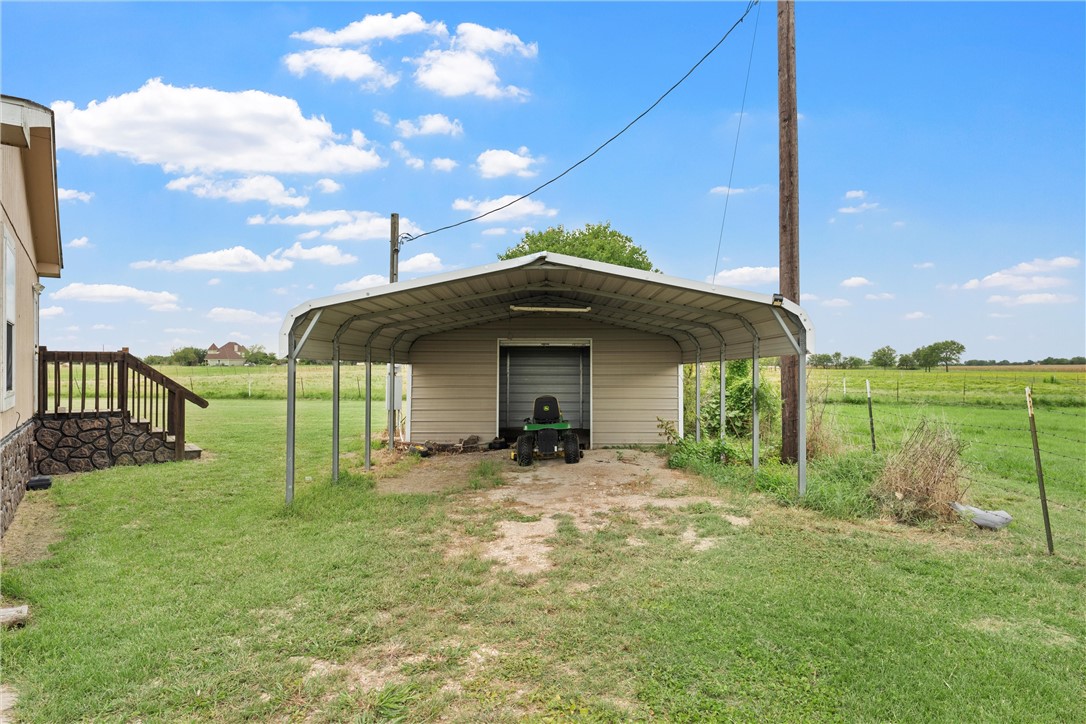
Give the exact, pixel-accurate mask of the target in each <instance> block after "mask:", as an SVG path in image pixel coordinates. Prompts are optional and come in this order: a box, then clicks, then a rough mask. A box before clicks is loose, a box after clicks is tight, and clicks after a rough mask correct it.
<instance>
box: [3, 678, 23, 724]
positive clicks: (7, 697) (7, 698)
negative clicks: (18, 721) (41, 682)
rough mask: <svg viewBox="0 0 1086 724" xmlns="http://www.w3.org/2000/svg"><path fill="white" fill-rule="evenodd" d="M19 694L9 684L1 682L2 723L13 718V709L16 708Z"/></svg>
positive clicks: (6, 722)
mask: <svg viewBox="0 0 1086 724" xmlns="http://www.w3.org/2000/svg"><path fill="white" fill-rule="evenodd" d="M18 698H19V695H18V694H16V693H15V689H12V688H11V687H10V686H8V685H7V684H0V724H8V722H10V721H11V720H12V719H11V710H12V709H14V708H15V701H16V700H17V699H18Z"/></svg>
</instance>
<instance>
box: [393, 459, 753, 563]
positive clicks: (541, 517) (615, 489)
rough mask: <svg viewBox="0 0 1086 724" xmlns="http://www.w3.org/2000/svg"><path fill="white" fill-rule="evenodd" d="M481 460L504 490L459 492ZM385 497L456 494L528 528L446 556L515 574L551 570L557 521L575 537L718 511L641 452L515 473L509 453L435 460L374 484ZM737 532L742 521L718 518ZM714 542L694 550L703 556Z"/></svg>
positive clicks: (691, 482)
mask: <svg viewBox="0 0 1086 724" xmlns="http://www.w3.org/2000/svg"><path fill="white" fill-rule="evenodd" d="M483 461H491V462H492V463H493V464H495V465H497V466H498V467H499V468H500V470H501V474H502V477H503V479H504V480H505V484H504V485H502V486H499V487H496V488H490V489H486V490H464V486H465V484H466V482H467V480H468V478H469V477H470V474H471V471H472V470H473V469H474V468H475V467H476V466H478V465H479V464H480V463H481V462H483ZM377 488H378V490H379V491H381V492H386V493H436V492H450V491H462V492H460V493H459V495H460V496H462V499H463V500H464V502H465V503H469V504H472V505H473V506H478V507H484V508H485V507H493V506H503V507H506V508H509V509H511V510H514V511H515V512H516V513H518V514H519V516H521V517H524V518H531V519H533V520H531V521H529V522H523V521H501V522H499V523H498V527H497V535H496V536H495V538H494V539H493V540H489V541H476V540H473V539H467V538H463V537H458V538H455V539H454V540H453V541H452V544H451V546H450V548H449V550H448V551H447V555H449V556H450V557H453V556H460V555H468V554H472V553H475V554H478V555H480V556H481V557H482V558H484V559H489V560H494V561H497V562H498V563H500V564H501V565H502V566H503V567H505V568H507V569H509V570H512V571H514V572H516V573H523V574H535V573H542V572H545V571H546V570H548V569H549V568H550V567H551V562H550V559H549V557H548V554H549V552H550V550H551V545H550V543H549V542H548V541H549V539H550V538H552V537H553V536H554V534H555V532H556V531H557V527H558V520H559V519H560V518H561V517H568V518H569V519H570V520H571V522H572V523H573V524H574V525H575V526H576V527H577V528H578V529H580V530H582V531H592V530H598V529H600V528H602V527H603V526H605V525H607V523H608V522H609V521H610V520H611V519H612V517H613V516H616V515H622V516H625V517H626V518H628V519H632V520H635V521H637V522H639V523H641V524H642V525H654V524H655V519H654V517H653V515H652V510H653V509H660V508H663V509H675V508H681V507H685V506H688V505H692V504H695V503H709V504H711V505H713V506H715V507H720V506H722V505H723V501H722V500H721V499H720V497H719V496H718V495H714V496H708V495H706V494H705V493H706V492H708V491H707V490H706V489H705V487H704V484H703V483H702V482H701V481H700V480H699V479H697V478H695V477H693V476H690V475H687V474H686V473H684V472H682V471H680V470H672V469H670V468H668V467H667V463H666V461H665V459H664V458H663V457H661V456H659V455H657V454H655V453H652V452H646V451H641V450H587V451H585V454H584V458H583V459H582V460H581V461H580V462H579V463H577V464H575V465H567V464H566V463H565V461H564V460H562V459H560V458H558V459H554V460H543V461H536V462H534V463H533V464H532V465H531V466H528V467H520V466H518V465H517V463H516V462H515V461H513V460H512V459H511V458H510V456H509V451H508V450H494V451H487V452H482V453H470V454H463V455H437V456H434V457H431V458H426V459H424V460H422V461H421V462H420V463H419V464H418V465H416V466H414V467H413V468H411V469H410V470H407V471H405V472H404V473H403V474H400V475H397V476H395V477H385V478H382V479H380V480H379V481H378V483H377ZM725 519H726V520H728V521H729V522H731V523H732V524H733V525H736V526H746V525H749V524H750V519H749V518H743V517H739V516H734V515H728V514H725ZM714 543H715V541H711V542H709V543H706V542H705V541H701V542H698V543H696V544H695V549H696V550H705V549H706V547H708V546H711V545H712V544H714ZM631 545H637V543H631Z"/></svg>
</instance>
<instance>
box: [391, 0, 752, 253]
mask: <svg viewBox="0 0 1086 724" xmlns="http://www.w3.org/2000/svg"><path fill="white" fill-rule="evenodd" d="M759 2H760V0H750V2H749V3H748V4H747V7H746V9H745V10H744V11H743V14H742V15H741V16H739V19H738V20H736V21H735V22H734V23H732V26H731V27H730V28H728V32H726V33H724V35H723V37H721V38H720V40H718V41H717V42H716V44H715V45H714V46H713V47H712V48H710V49H709V51H708V52H706V53H705V55H703V56H701V59H700V60H698V62H697V63H694V65H693V66H692V67H691V68H690V70H688V71H686V73H685V74H684V75H683V77H682V78H679V80H677V81H676V82H675V83H674V84H673V85H672V86H671V87H670V88H668V89H667V90H666V91H664V94H663V95H661V96H660V97H659V98H657V99H656V101H655V102H654V103H653V104H652V105H650V106H649V107H648V108H646V109H645V110H643V111H642V112H641V113H639V114H638V115H637V117H636V118H634V119H633V120H632V121H630V122H629V123H627V124H626V125H625V126H624V127H623V128H622V130H621V131H619V132H618V133H616V134H615V135H613V136H611V137H610V138H608V139H607V140H606V141H604V142H603V143H601V144H600V145H599V146H597V147H596V149H595V150H594V151H592V152H591V153H589V154H588V155H587V156H585V157H584V158H582V159H581V160H580V161H577V163H575V164H573V165H572V166H570V167H569V168H567V169H566V170H565V171H563V172H562V173H560V174H558V175H557V176H555V177H554V178H552V179H550V180H549V181H546V182H545V183H542V184H540V185H539V186H536V187H535V188H534V189H532V190H531V191H529V192H528V193H526V194H523V195H521V196H518V197H517V198H515V199H513V200H512V201H509V202H507V203H505V204H502V205H501V206H498V207H497V208H494V209H491V210H490V211H487V212H485V213H482V214H479V215H477V216H473V217H471V218H470V219H464V220H463V221H458V222H456V223H454V224H448V225H446V226H442V227H440V228H437V229H433V230H431V231H424V232H423V233H421V234H400V238H399V242H400V244H404V243H406V242H408V241H415V240H416V239H421V238H422V237H424V236H431V235H433V234H437V233H439V232H442V231H448V230H449V229H455V228H457V227H458V226H463V225H464V224H470V223H472V222H473V221H479V220H480V219H485V218H486V217H487V216H490V215H491V214H496V213H498V212H499V211H502V210H504V209H507V208H509V207H510V206H512V205H513V204H516V203H518V202H520V201H523V200H524V199H526V198H528V197H530V196H532V195H534V194H536V193H538V192H540V191H542V190H543V189H545V188H547V187H548V186H550V185H551V184H553V183H554V182H555V181H558V180H559V179H561V178H562V177H564V176H566V175H567V174H569V173H570V172H571V171H573V170H574V169H575V168H577V167H578V166H580V165H582V164H583V163H585V162H586V161H588V160H589V159H591V158H592V157H593V156H595V155H596V154H597V153H599V152H600V151H602V150H603V149H604V148H606V147H607V146H609V145H611V143H612V142H613V141H615V140H616V139H618V137H619V136H621V135H622V134H624V133H626V131H628V130H630V128H632V127H633V125H634V124H635V123H637V122H638V121H640V120H641V119H642V118H644V117H645V116H647V115H648V114H649V113H651V112H652V111H653V110H654V109H655V108H656V106H658V105H660V103H662V102H663V100H664V99H665V98H667V97H668V96H669V95H671V93H672V92H673V91H674V90H675V89H676V88H678V87H679V86H680V85H682V84H683V82H684V81H686V79H687V78H689V77H690V76H691V75H693V73H694V71H695V70H697V69H698V68H699V67H700V66H701V64H702V63H704V62H705V61H706V60H708V59H709V56H711V55H712V54H713V53H715V52H716V50H717V49H718V48H719V47H720V46H721V45H723V44H724V41H725V40H727V39H728V36H730V35H731V34H732V32H733V31H734V30H735V29H736V28H738V27H739V26H740V25H741V24H742V23H743V21H744V20H746V18H747V15H749V14H750V11H751V9H752V8H753V7H754V6H755V5H758V4H759ZM748 73H749V69H748ZM745 93H746V91H744V95H745Z"/></svg>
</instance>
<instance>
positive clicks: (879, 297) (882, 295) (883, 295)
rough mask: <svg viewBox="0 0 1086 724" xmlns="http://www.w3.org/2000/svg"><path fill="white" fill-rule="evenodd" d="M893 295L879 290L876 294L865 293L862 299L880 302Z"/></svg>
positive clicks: (891, 297)
mask: <svg viewBox="0 0 1086 724" xmlns="http://www.w3.org/2000/svg"><path fill="white" fill-rule="evenodd" d="M893 298H894V295H893V294H891V293H890V292H879V293H878V294H865V295H864V299H866V300H868V301H871V302H882V301H886V300H888V299H893Z"/></svg>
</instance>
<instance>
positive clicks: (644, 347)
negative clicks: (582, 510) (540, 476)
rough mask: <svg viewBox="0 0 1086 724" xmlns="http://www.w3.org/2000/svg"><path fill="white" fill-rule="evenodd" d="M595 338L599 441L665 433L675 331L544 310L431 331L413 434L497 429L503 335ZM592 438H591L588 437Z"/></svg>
mask: <svg viewBox="0 0 1086 724" xmlns="http://www.w3.org/2000/svg"><path fill="white" fill-rule="evenodd" d="M500 339H508V340H515V339H522V340H551V341H559V340H563V339H571V340H573V339H575V340H584V339H589V340H591V346H592V365H591V370H592V406H591V410H592V428H591V429H592V444H593V445H594V446H597V447H599V446H605V445H623V444H639V443H640V444H652V443H656V442H659V441H660V436H659V431H658V429H657V419H656V418H657V417H661V418H664V419H668V420H676V419H678V415H679V400H678V369H679V361H680V358H679V349H678V347H677V346H676V344H675V342H674V341H673V340H671V339H670V338H668V337H662V336H658V335H652V334H646V333H643V332H636V331H632V330H627V329H622V328H619V327H611V326H606V325H598V324H592V323H589V322H584V321H581V320H576V319H570V318H569V317H563V318H554V317H543V318H540V319H533V320H532V321H531V323H530V324H527V323H525V322H521V323H518V325H517V326H511V325H510V323H508V322H502V323H497V324H488V325H481V326H479V327H473V328H470V329H466V330H457V331H455V332H447V333H442V334H436V335H432V336H430V337H424V338H422V339H420V340H419V341H417V342H416V343H415V345H414V347H413V348H412V350H411V362H412V364H411V376H412V377H411V409H410V415H411V436H412V437H413V438H414V439H416V440H432V441H434V442H457V441H458V440H461V439H463V438H465V437H467V436H468V435H478V436H479V437H481V438H483V439H484V440H486V439H489V438H491V437H493V436H494V435H495V434H496V431H497V414H498V412H497V406H498V377H497V375H498V340H500ZM584 442H585V443H587V442H588V441H587V440H586V441H584Z"/></svg>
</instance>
